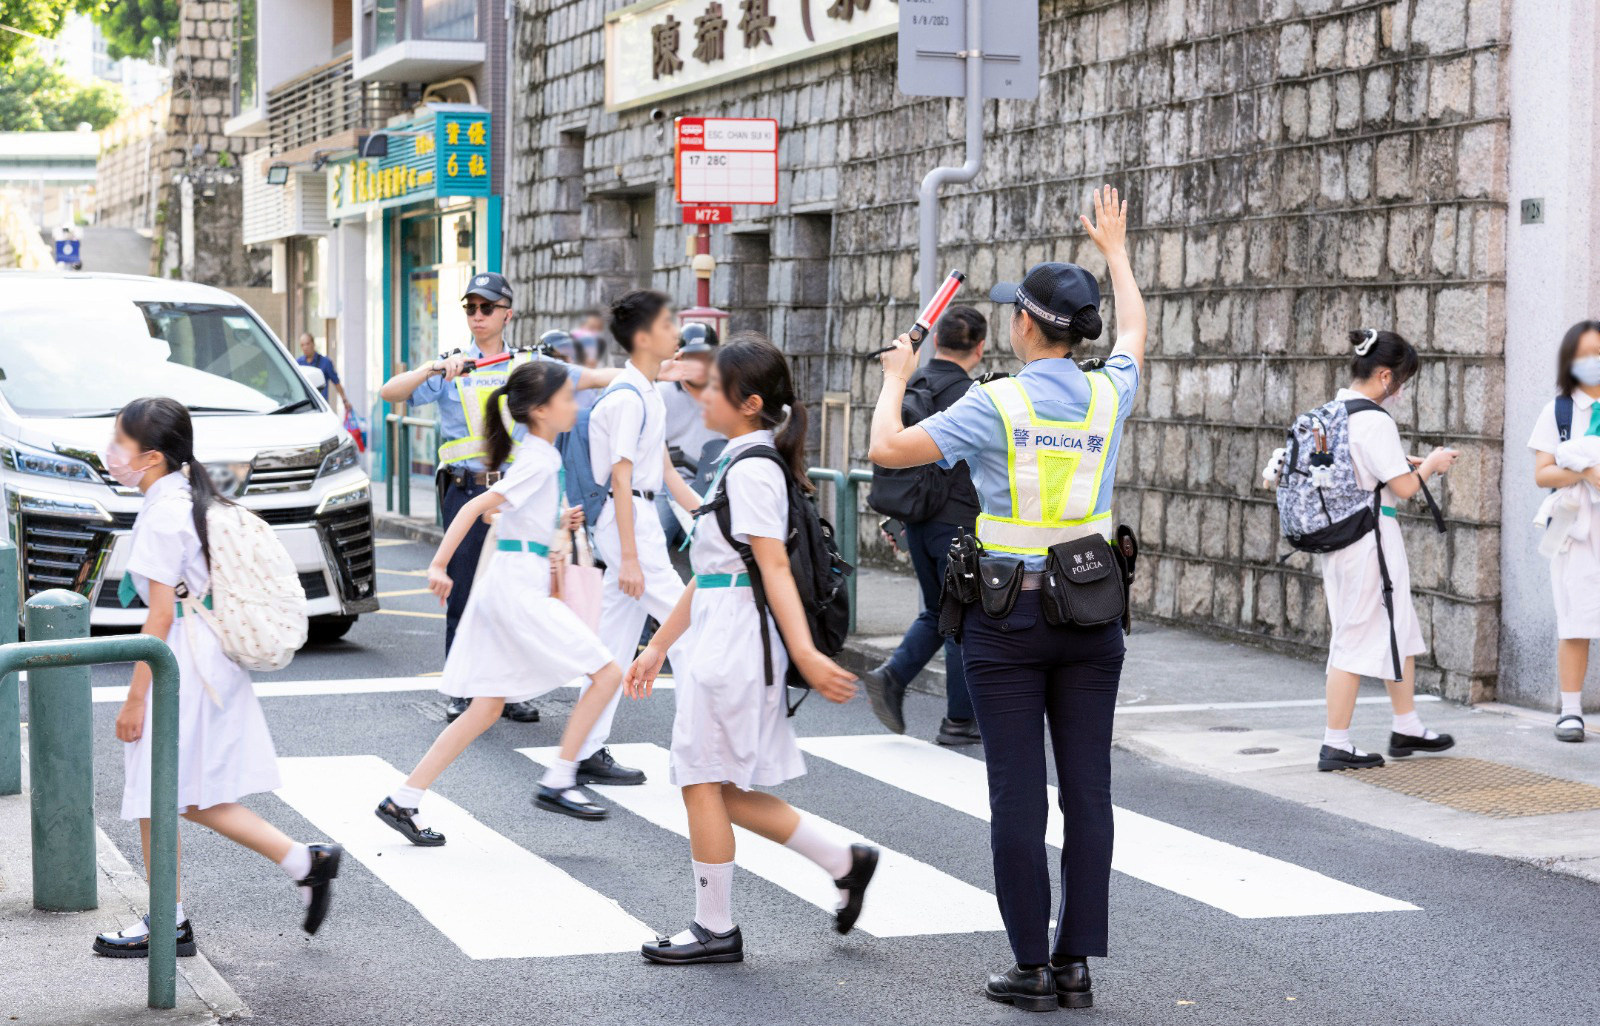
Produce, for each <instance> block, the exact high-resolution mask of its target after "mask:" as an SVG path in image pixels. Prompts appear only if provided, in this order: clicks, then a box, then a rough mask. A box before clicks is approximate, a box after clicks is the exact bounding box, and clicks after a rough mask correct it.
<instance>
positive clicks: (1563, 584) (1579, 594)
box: [1528, 389, 1600, 639]
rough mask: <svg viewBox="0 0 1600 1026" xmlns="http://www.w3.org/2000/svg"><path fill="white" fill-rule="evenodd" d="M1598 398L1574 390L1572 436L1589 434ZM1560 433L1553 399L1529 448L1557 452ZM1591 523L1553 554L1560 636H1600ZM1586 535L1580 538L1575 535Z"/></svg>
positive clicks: (1597, 548)
mask: <svg viewBox="0 0 1600 1026" xmlns="http://www.w3.org/2000/svg"><path fill="white" fill-rule="evenodd" d="M1596 412H1597V411H1596V409H1595V401H1594V400H1593V399H1591V398H1590V397H1589V396H1587V395H1585V394H1584V392H1583V390H1582V389H1574V390H1573V393H1572V437H1573V438H1582V437H1583V436H1585V435H1586V434H1588V433H1589V430H1590V428H1591V426H1592V425H1593V424H1594V421H1593V419H1592V418H1593V417H1594V416H1595V414H1596ZM1560 444H1561V433H1560V430H1559V429H1558V428H1557V427H1556V403H1555V400H1554V399H1552V400H1550V402H1548V403H1545V406H1544V409H1543V410H1540V411H1539V418H1538V420H1536V421H1535V422H1534V425H1533V434H1532V436H1531V437H1529V439H1528V448H1530V449H1532V450H1534V451H1535V452H1547V453H1549V454H1550V455H1552V456H1554V455H1556V449H1557V448H1558V447H1559V446H1560ZM1597 527H1600V524H1594V523H1590V524H1589V525H1588V530H1587V531H1574V532H1572V533H1573V535H1574V537H1573V538H1572V540H1571V541H1570V543H1568V544H1567V545H1566V546H1565V547H1564V548H1563V549H1562V550H1561V551H1558V552H1556V554H1555V555H1553V556H1551V557H1550V590H1551V592H1552V594H1553V595H1554V596H1555V603H1556V637H1557V638H1562V639H1566V638H1583V639H1588V638H1600V537H1596V530H1595V529H1596V528H1597ZM1579 534H1581V535H1583V537H1581V538H1579V537H1576V535H1579Z"/></svg>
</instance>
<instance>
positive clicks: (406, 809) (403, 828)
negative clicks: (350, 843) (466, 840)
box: [373, 783, 444, 848]
mask: <svg viewBox="0 0 1600 1026" xmlns="http://www.w3.org/2000/svg"><path fill="white" fill-rule="evenodd" d="M427 793H428V792H427V791H426V790H425V789H423V788H420V787H407V786H406V785H405V784H404V783H402V784H401V785H400V786H399V787H397V788H395V789H394V790H393V791H390V792H389V797H387V798H385V799H384V800H383V801H381V802H379V803H378V807H377V808H376V809H375V810H373V813H374V815H376V816H377V817H378V818H379V819H381V820H383V821H384V822H385V823H387V824H388V825H389V826H390V828H391V829H393V830H394V831H395V832H396V833H398V834H400V836H402V837H404V838H405V839H406V840H408V841H410V842H411V843H412V844H415V845H417V846H418V847H421V848H437V847H439V846H440V845H442V844H444V835H443V834H441V833H440V832H439V831H437V830H434V829H432V828H430V827H428V826H427V825H425V824H424V823H423V822H422V817H421V816H420V815H419V814H418V810H419V808H420V807H421V805H422V796H423V795H425V794H427Z"/></svg>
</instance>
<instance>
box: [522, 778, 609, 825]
mask: <svg viewBox="0 0 1600 1026" xmlns="http://www.w3.org/2000/svg"><path fill="white" fill-rule="evenodd" d="M574 796H576V797H574ZM533 804H535V805H537V806H539V808H541V809H544V810H545V811H546V812H559V813H561V814H562V815H563V816H571V817H572V818H573V819H605V818H606V816H608V815H609V814H610V810H609V809H607V808H606V807H605V806H603V805H596V804H595V803H594V802H591V801H589V800H588V799H587V798H585V797H584V796H583V792H581V791H579V790H577V789H576V788H570V787H569V788H567V789H566V790H564V791H563V790H560V789H558V788H554V787H545V786H544V785H543V784H540V785H539V791H538V793H537V794H535V795H534V796H533Z"/></svg>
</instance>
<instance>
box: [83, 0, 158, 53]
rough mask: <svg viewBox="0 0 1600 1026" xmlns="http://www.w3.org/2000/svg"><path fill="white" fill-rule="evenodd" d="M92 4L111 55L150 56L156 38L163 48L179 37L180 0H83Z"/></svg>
mask: <svg viewBox="0 0 1600 1026" xmlns="http://www.w3.org/2000/svg"><path fill="white" fill-rule="evenodd" d="M80 2H86V3H87V4H88V5H89V6H90V7H91V8H93V9H94V10H93V12H92V13H93V15H94V23H95V24H96V25H98V26H100V33H101V34H102V35H104V36H105V37H106V46H107V49H108V50H109V51H110V53H111V56H112V57H138V58H141V59H144V60H149V59H150V58H151V57H152V56H153V55H154V49H155V48H154V45H153V44H154V42H155V40H157V39H159V40H161V44H162V48H163V52H165V50H166V49H169V48H170V47H171V46H172V44H173V43H174V42H175V41H176V40H177V38H178V7H179V3H178V0H80Z"/></svg>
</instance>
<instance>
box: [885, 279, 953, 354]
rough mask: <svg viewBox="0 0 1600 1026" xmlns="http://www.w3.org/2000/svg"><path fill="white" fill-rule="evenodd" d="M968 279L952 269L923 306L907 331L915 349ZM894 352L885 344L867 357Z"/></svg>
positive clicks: (892, 348) (892, 347)
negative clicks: (915, 321) (915, 320)
mask: <svg viewBox="0 0 1600 1026" xmlns="http://www.w3.org/2000/svg"><path fill="white" fill-rule="evenodd" d="M966 280H967V276H966V275H965V274H963V273H961V272H960V271H951V272H950V275H949V277H947V278H945V280H944V284H943V285H940V286H939V291H938V292H935V293H934V294H933V298H932V299H930V300H928V305H927V306H925V307H923V308H922V312H921V313H919V314H917V323H915V324H913V325H912V326H911V330H910V331H908V332H906V334H907V335H910V336H911V347H912V348H913V349H915V348H916V347H917V346H918V345H920V344H921V342H922V340H923V339H925V338H927V337H928V333H929V332H931V331H932V330H933V326H934V325H935V324H938V323H939V318H940V317H943V316H944V310H945V307H947V306H949V305H950V300H952V299H954V298H955V297H956V291H957V290H958V289H960V288H961V283H962V282H964V281H966ZM892 352H894V346H884V347H883V348H882V349H879V350H876V351H874V352H871V353H868V354H867V357H868V358H869V359H870V358H871V357H874V356H882V355H883V354H884V353H892Z"/></svg>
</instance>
